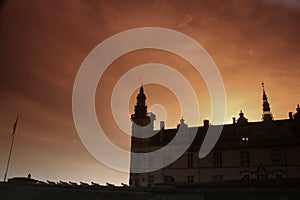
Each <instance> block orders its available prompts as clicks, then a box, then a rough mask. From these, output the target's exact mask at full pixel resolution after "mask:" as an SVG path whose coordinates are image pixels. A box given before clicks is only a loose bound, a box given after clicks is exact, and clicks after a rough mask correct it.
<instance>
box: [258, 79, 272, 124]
mask: <svg viewBox="0 0 300 200" xmlns="http://www.w3.org/2000/svg"><path fill="white" fill-rule="evenodd" d="M261 85H262V88H263V104H262V108H263V115H262V118H263V120H264V121H266V120H273V115H272V113H271V108H270V104H269V101H268V96H267V93H266V91H265V84H264V82H262V83H261Z"/></svg>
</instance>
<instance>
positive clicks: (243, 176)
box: [241, 173, 250, 180]
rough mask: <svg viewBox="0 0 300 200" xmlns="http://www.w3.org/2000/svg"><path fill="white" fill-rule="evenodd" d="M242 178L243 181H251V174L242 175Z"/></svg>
mask: <svg viewBox="0 0 300 200" xmlns="http://www.w3.org/2000/svg"><path fill="white" fill-rule="evenodd" d="M241 178H242V180H249V179H250V173H242V175H241Z"/></svg>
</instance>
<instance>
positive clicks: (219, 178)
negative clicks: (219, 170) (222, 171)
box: [213, 175, 223, 181]
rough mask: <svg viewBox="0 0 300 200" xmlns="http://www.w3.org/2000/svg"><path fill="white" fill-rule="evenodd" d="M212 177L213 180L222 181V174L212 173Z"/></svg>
mask: <svg viewBox="0 0 300 200" xmlns="http://www.w3.org/2000/svg"><path fill="white" fill-rule="evenodd" d="M213 179H214V181H222V180H223V175H214V177H213Z"/></svg>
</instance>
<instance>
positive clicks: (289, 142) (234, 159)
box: [129, 85, 300, 187]
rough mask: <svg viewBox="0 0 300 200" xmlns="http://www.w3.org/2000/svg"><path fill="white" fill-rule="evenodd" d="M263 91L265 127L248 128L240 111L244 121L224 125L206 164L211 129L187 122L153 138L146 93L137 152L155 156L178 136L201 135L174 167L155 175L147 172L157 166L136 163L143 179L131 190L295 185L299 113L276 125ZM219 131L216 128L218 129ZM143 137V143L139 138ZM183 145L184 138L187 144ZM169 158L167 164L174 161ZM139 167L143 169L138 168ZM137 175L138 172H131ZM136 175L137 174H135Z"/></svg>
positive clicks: (136, 127)
mask: <svg viewBox="0 0 300 200" xmlns="http://www.w3.org/2000/svg"><path fill="white" fill-rule="evenodd" d="M262 86H263V104H262V107H263V114H262V121H259V122H248V120H247V119H246V118H245V116H244V113H243V112H242V111H241V112H240V114H239V118H238V119H237V120H236V119H235V118H233V122H232V124H225V125H224V126H223V130H222V133H221V136H220V138H219V140H218V142H217V144H216V145H215V147H214V148H213V150H212V151H211V152H210V153H209V154H208V155H207V156H206V157H205V158H202V159H199V157H198V153H199V149H200V147H201V144H202V142H203V139H204V137H205V135H206V133H207V130H208V127H211V126H213V125H210V124H209V121H208V120H204V124H203V126H199V127H188V126H187V125H186V124H185V122H184V119H181V120H180V123H179V125H178V127H177V128H176V129H164V128H162V129H161V130H160V131H159V132H158V133H156V134H155V135H153V136H152V137H149V138H147V137H146V136H147V134H149V132H150V134H149V135H151V132H153V131H154V130H153V120H154V119H155V116H154V115H153V114H151V113H147V106H146V95H145V94H144V89H143V87H141V89H140V93H139V95H138V96H137V104H136V106H135V113H134V114H133V115H131V119H132V135H133V136H132V140H131V151H132V152H151V151H153V150H156V149H160V148H162V147H163V146H165V145H166V144H168V143H169V142H170V141H172V139H173V138H174V137H175V135H176V133H177V132H178V130H181V131H183V132H185V134H186V137H187V138H188V137H189V133H190V132H191V131H192V130H195V128H196V129H197V130H196V131H197V134H196V136H195V139H194V140H193V142H192V144H191V145H190V147H189V148H188V150H187V151H186V152H185V153H184V154H183V155H182V156H181V157H179V158H178V159H177V160H176V161H175V162H173V163H172V164H170V165H169V166H167V167H165V168H163V169H160V170H156V171H153V172H146V171H147V168H151V167H152V166H151V165H153V163H151V162H150V161H148V162H143V160H141V159H138V158H137V157H132V158H131V170H132V169H133V168H136V167H140V168H141V170H144V171H145V172H143V171H142V173H130V180H129V184H130V185H131V186H148V187H153V186H155V185H170V184H171V185H172V184H173V185H174V184H200V183H207V182H223V181H230V180H233V181H243V180H245V181H247V180H249V181H253V180H255V181H260V180H264V181H265V180H271V179H272V180H274V179H278V180H281V179H285V180H286V179H291V178H299V177H300V157H299V156H298V153H299V152H300V107H299V105H298V107H297V108H296V113H295V114H293V113H292V112H290V113H289V118H288V119H284V120H274V119H273V116H272V113H271V109H270V104H269V102H268V97H267V94H266V92H265V89H264V85H262ZM215 127H216V126H215ZM140 135H142V136H143V138H138V137H135V136H140ZM183 139H184V138H183ZM163 156H165V157H164V159H163V160H165V159H167V157H168V156H170V155H163ZM137 163H139V164H137ZM132 171H133V170H132ZM135 171H136V170H135Z"/></svg>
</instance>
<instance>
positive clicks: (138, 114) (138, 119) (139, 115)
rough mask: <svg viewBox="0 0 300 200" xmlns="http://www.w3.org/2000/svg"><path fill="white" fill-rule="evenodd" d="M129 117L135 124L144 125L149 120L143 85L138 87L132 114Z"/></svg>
mask: <svg viewBox="0 0 300 200" xmlns="http://www.w3.org/2000/svg"><path fill="white" fill-rule="evenodd" d="M131 119H132V120H133V122H135V123H136V124H137V125H140V126H146V125H148V124H149V122H150V117H149V114H148V113H147V106H146V95H145V93H144V87H143V85H142V86H141V87H140V92H139V94H138V95H137V97H136V105H135V106H134V114H133V115H131Z"/></svg>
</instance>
